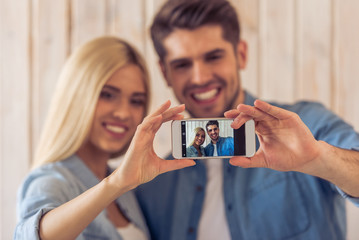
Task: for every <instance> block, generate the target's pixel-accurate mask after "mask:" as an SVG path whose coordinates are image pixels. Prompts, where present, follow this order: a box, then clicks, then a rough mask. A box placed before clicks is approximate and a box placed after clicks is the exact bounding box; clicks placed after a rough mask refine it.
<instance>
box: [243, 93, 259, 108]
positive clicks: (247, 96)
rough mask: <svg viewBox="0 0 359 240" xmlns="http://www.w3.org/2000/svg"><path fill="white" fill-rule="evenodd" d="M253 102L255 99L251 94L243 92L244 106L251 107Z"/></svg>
mask: <svg viewBox="0 0 359 240" xmlns="http://www.w3.org/2000/svg"><path fill="white" fill-rule="evenodd" d="M255 100H256V98H255V97H254V96H253V95H252V94H250V93H248V92H247V91H244V104H246V105H250V106H253V105H254V101H255Z"/></svg>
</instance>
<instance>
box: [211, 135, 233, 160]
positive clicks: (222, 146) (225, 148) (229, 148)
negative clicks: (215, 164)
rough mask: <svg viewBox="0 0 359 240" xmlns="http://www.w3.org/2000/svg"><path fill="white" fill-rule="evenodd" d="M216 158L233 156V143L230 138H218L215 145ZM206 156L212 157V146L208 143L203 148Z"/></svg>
mask: <svg viewBox="0 0 359 240" xmlns="http://www.w3.org/2000/svg"><path fill="white" fill-rule="evenodd" d="M216 145H217V154H218V156H233V153H234V142H233V138H232V137H225V138H224V137H219V138H218V141H217V143H216ZM204 151H205V153H206V156H213V152H214V146H213V143H212V142H210V143H208V145H207V146H206V147H205V148H204Z"/></svg>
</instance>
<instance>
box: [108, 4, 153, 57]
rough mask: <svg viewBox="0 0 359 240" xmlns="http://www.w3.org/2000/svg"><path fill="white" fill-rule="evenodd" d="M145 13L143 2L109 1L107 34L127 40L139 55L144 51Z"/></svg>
mask: <svg viewBox="0 0 359 240" xmlns="http://www.w3.org/2000/svg"><path fill="white" fill-rule="evenodd" d="M145 13H146V11H145V2H144V0H132V1H130V2H129V1H121V0H109V1H108V6H107V14H106V15H107V23H106V25H107V27H108V30H107V32H108V33H110V34H113V35H116V36H119V37H121V38H123V39H125V40H128V41H129V42H130V43H131V44H132V45H134V46H135V47H136V48H137V49H138V50H139V51H140V52H141V53H144V51H145V40H146V39H145V38H146V35H147V29H146V26H145V21H146V14H145Z"/></svg>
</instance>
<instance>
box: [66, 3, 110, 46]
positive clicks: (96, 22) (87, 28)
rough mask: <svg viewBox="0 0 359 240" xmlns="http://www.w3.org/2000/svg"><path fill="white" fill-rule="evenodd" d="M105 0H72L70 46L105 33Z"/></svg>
mask: <svg viewBox="0 0 359 240" xmlns="http://www.w3.org/2000/svg"><path fill="white" fill-rule="evenodd" d="M106 11H107V1H105V0H72V4H71V20H72V22H71V46H72V49H74V48H76V47H77V46H78V45H80V44H82V43H84V42H86V41H89V40H91V39H93V38H95V37H98V36H102V35H104V34H106V30H107V29H106V18H107V16H106Z"/></svg>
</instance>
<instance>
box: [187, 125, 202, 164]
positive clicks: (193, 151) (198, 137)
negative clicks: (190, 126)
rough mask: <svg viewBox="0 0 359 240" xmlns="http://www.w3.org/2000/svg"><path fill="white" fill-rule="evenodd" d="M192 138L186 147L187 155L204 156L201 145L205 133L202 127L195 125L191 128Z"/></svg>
mask: <svg viewBox="0 0 359 240" xmlns="http://www.w3.org/2000/svg"><path fill="white" fill-rule="evenodd" d="M193 133H194V139H193V141H192V143H191V144H190V145H189V146H188V147H187V149H186V156H187V157H204V156H206V155H205V153H204V148H203V147H202V145H203V143H204V140H206V133H205V131H204V129H203V128H201V127H196V128H195V129H194V130H193Z"/></svg>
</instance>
